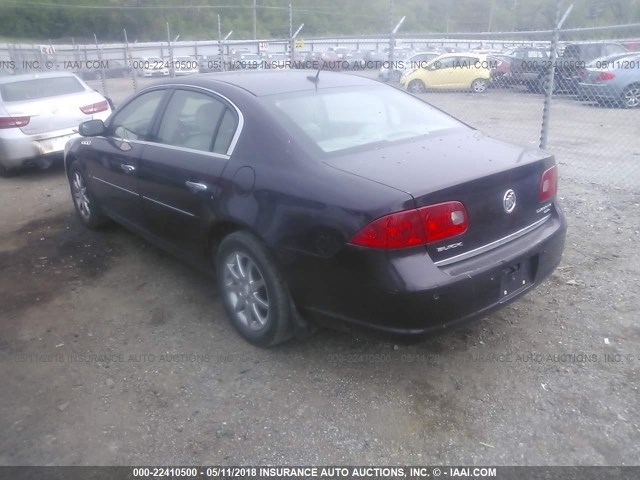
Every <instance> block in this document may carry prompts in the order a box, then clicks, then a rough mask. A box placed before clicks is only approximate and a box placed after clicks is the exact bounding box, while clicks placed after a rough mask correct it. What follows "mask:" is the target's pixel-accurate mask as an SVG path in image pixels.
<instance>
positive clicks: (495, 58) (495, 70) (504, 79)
mask: <svg viewBox="0 0 640 480" xmlns="http://www.w3.org/2000/svg"><path fill="white" fill-rule="evenodd" d="M487 59H488V60H489V69H490V75H491V85H493V86H496V87H503V86H506V85H509V84H511V82H512V79H513V76H512V73H511V57H508V56H507V55H489V56H488V57H487Z"/></svg>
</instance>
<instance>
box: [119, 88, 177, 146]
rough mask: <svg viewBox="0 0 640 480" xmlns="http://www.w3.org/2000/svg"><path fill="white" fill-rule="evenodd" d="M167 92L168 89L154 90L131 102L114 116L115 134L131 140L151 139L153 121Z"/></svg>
mask: <svg viewBox="0 0 640 480" xmlns="http://www.w3.org/2000/svg"><path fill="white" fill-rule="evenodd" d="M165 93H166V90H154V91H152V92H148V93H144V94H142V95H140V96H139V97H137V98H135V99H133V100H132V101H131V102H129V103H128V104H127V105H126V106H125V107H124V108H123V109H122V110H120V111H119V112H118V113H116V115H115V117H114V118H113V121H112V122H111V131H112V132H113V134H114V135H115V136H116V137H118V138H126V139H129V140H149V133H150V130H151V122H153V118H154V116H155V114H156V111H157V109H158V107H159V106H160V102H162V99H163V98H164V95H165Z"/></svg>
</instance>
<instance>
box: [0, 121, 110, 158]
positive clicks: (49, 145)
mask: <svg viewBox="0 0 640 480" xmlns="http://www.w3.org/2000/svg"><path fill="white" fill-rule="evenodd" d="M110 114H111V111H110V110H107V111H106V112H101V113H98V114H95V115H94V116H93V118H94V119H101V120H106V119H107V117H108V116H109V115H110ZM77 130H78V127H77V126H76V127H72V128H65V129H62V130H56V131H53V132H45V133H39V134H35V135H27V134H25V133H23V132H22V130H20V129H19V128H13V129H7V130H2V136H0V164H1V165H2V166H3V167H5V168H7V169H12V168H19V167H22V166H24V165H27V164H31V163H38V159H39V158H42V157H51V156H60V155H62V154H63V153H64V146H65V144H66V143H67V142H68V141H69V140H70V139H72V138H75V137H78V136H79V135H78V133H77Z"/></svg>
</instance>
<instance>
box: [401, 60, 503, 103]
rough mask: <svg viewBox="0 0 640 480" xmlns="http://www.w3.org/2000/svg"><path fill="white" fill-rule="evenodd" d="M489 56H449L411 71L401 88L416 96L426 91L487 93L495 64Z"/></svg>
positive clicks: (407, 73) (402, 81) (403, 77)
mask: <svg viewBox="0 0 640 480" xmlns="http://www.w3.org/2000/svg"><path fill="white" fill-rule="evenodd" d="M492 62H493V60H490V59H487V56H486V55H478V54H474V53H448V54H445V55H440V56H439V57H438V58H436V59H434V60H432V61H431V62H430V63H428V64H427V65H426V66H425V67H424V68H418V69H416V70H412V71H408V72H406V73H405V74H404V75H402V78H401V79H400V84H401V85H402V86H403V87H404V88H406V89H407V90H409V91H410V92H412V93H422V92H424V91H425V90H430V89H434V90H441V89H442V90H468V89H471V90H472V91H474V92H477V93H482V92H484V91H485V90H486V89H487V87H488V86H489V84H490V83H491V68H492V66H491V63H492Z"/></svg>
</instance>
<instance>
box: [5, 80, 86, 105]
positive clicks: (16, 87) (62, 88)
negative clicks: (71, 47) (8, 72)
mask: <svg viewBox="0 0 640 480" xmlns="http://www.w3.org/2000/svg"><path fill="white" fill-rule="evenodd" d="M77 92H84V87H83V86H82V84H81V83H80V82H79V81H78V80H77V79H76V78H75V77H53V78H51V77H49V78H34V79H33V80H20V81H18V82H12V83H4V84H2V85H0V98H2V100H4V101H5V102H20V101H24V100H37V99H39V98H47V97H56V96H58V95H67V94H70V93H77Z"/></svg>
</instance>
